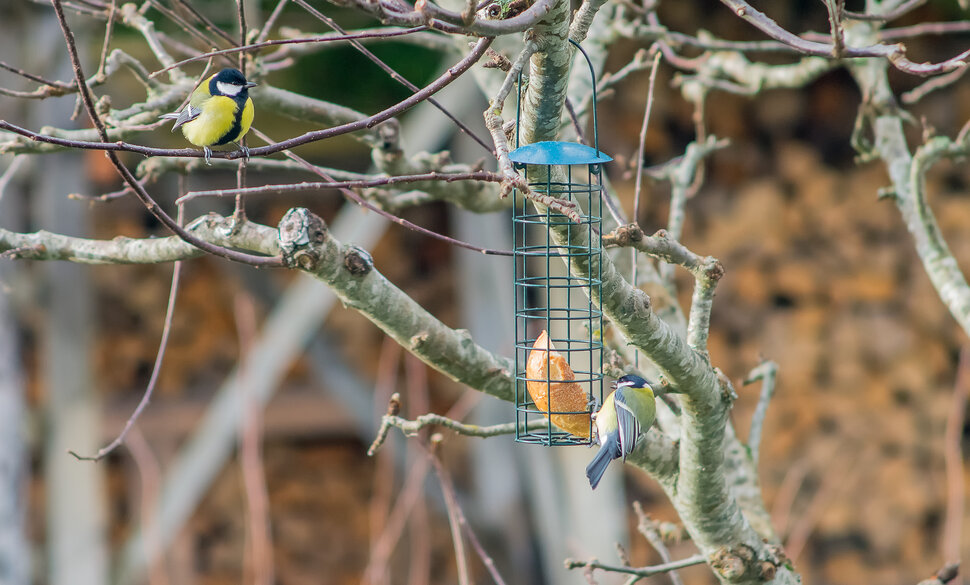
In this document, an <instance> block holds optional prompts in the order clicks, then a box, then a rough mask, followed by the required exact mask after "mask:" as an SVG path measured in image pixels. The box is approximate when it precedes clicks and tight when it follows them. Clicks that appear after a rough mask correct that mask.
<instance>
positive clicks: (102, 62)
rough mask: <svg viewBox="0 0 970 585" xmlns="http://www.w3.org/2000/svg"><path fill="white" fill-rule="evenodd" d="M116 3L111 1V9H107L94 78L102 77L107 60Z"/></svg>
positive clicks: (116, 0) (115, 0) (113, 0)
mask: <svg viewBox="0 0 970 585" xmlns="http://www.w3.org/2000/svg"><path fill="white" fill-rule="evenodd" d="M117 3H118V0H111V8H109V9H108V21H107V22H106V23H105V25H104V44H103V45H101V58H100V59H98V72H97V73H96V74H95V75H94V76H95V77H96V78H101V77H103V76H104V65H105V63H106V62H107V60H108V45H110V44H111V29H112V27H113V26H114V22H115V9H116V8H117Z"/></svg>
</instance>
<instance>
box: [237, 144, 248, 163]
mask: <svg viewBox="0 0 970 585" xmlns="http://www.w3.org/2000/svg"><path fill="white" fill-rule="evenodd" d="M239 150H240V151H241V152H242V153H243V156H244V157H246V160H247V161H248V160H249V147H248V146H246V145H245V144H240V145H239Z"/></svg>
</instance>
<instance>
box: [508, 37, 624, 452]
mask: <svg viewBox="0 0 970 585" xmlns="http://www.w3.org/2000/svg"><path fill="white" fill-rule="evenodd" d="M570 42H572V43H573V44H574V45H575V46H576V48H577V49H579V51H580V52H581V53H582V54H583V56H584V57H586V62H587V64H588V65H589V72H590V76H591V77H592V86H593V96H592V97H593V101H592V113H593V147H592V148H591V147H589V146H586V145H583V144H578V143H575V142H537V143H534V144H527V145H525V146H522V147H519V148H516V149H515V150H513V151H512V152H511V153H509V158H510V159H511V160H512V162H513V163H514V164H515V167H516V168H517V169H520V170H521V171H522V172H523V173H524V176H525V179H526V181H527V182H528V184H529V188H530V189H532V190H533V191H534V192H536V193H541V194H544V195H549V196H552V197H556V198H558V199H562V200H565V201H570V202H572V203H575V204H576V206H577V210H578V211H580V212H581V221H580V222H579V223H576V222H574V221H572V220H571V219H569V218H568V217H566V216H564V215H561V214H560V213H558V212H556V211H552V210H550V209H548V208H544V207H538V206H536V205H535V204H534V203H532V202H531V201H529V200H527V198H526V197H525V196H524V195H523V194H522V193H521V192H519V191H518V190H516V191H515V193H514V195H513V197H514V199H513V207H512V208H513V213H512V235H513V252H514V254H513V257H514V264H515V415H516V416H515V420H516V434H515V440H516V441H518V442H521V443H535V444H541V445H548V446H556V445H589V444H590V443H591V442H592V437H593V422H592V417H591V416H590V415H591V414H592V412H593V408H594V407H595V404H596V403H597V401H598V402H599V403H602V401H603V341H602V330H603V313H602V311H601V310H600V309H599V308H598V307H597V306H596V305H594V304H593V302H592V301H591V300H590V299H591V298H600V296H601V295H600V292H601V290H602V274H601V269H600V266H601V264H600V259H601V257H602V241H601V236H600V234H601V229H600V227H601V224H602V211H603V200H602V197H601V191H602V170H603V168H602V165H603V163H605V162H609V161H611V160H613V159H612V158H610V157H609V156H607V155H605V154H603V153H602V152H600V150H599V140H598V135H597V126H596V76H595V73H594V72H593V65H592V62H591V61H590V59H589V56H588V55H586V52H585V51H583V49H582V47H580V46H579V45H578V44H577V43H575V42H573V41H571V40H570ZM518 98H519V104H521V102H522V76H521V73H520V74H519V96H518ZM519 107H520V106H517V111H516V146H518V128H519V110H518V108H519ZM553 231H555V232H556V236H555V237H554V235H553ZM557 238H558V241H556V239H557ZM554 259H555V260H554ZM574 264H575V265H579V266H585V267H594V269H595V271H596V273H595V274H594V273H592V271H590V273H589V275H588V276H574V275H573V274H572V273H571V272H570V269H569V267H570V266H572V265H574Z"/></svg>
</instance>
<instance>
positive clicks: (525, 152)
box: [509, 142, 613, 165]
mask: <svg viewBox="0 0 970 585" xmlns="http://www.w3.org/2000/svg"><path fill="white" fill-rule="evenodd" d="M509 159H511V160H512V162H515V163H519V164H526V165H592V164H602V163H605V162H609V161H611V160H613V157H611V156H609V155H607V154H604V153H603V152H602V151H599V150H596V149H595V148H590V147H589V146H586V145H585V144H579V143H578V142H535V143H532V144H526V145H525V146H520V147H519V148H516V149H515V150H513V151H512V152H510V153H509Z"/></svg>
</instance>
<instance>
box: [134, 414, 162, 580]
mask: <svg viewBox="0 0 970 585" xmlns="http://www.w3.org/2000/svg"><path fill="white" fill-rule="evenodd" d="M125 447H126V448H127V449H128V452H129V453H130V454H131V459H132V460H133V461H134V462H135V468H136V469H137V470H138V478H139V479H140V480H141V490H140V492H141V493H140V494H139V498H138V501H139V506H138V509H139V514H140V516H141V530H142V534H144V535H145V538H144V541H143V542H144V544H145V558H147V559H148V567H149V568H148V583H149V585H168V584H169V583H170V582H171V580H170V579H169V578H168V572H167V571H166V569H165V563H164V560H165V559H164V558H163V557H162V549H161V547H160V546H159V543H158V522H157V519H156V518H155V505H156V502H157V501H158V486H159V485H160V484H161V475H162V471H161V466H160V465H159V464H158V458H157V457H155V454H154V453H153V452H152V448H151V446H150V445H149V444H148V441H146V440H145V437H144V435H142V433H141V430H140V429H139V428H138V426H137V425H136V426H135V427H134V428H133V429H131V433H129V435H128V440H127V441H126V442H125Z"/></svg>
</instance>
